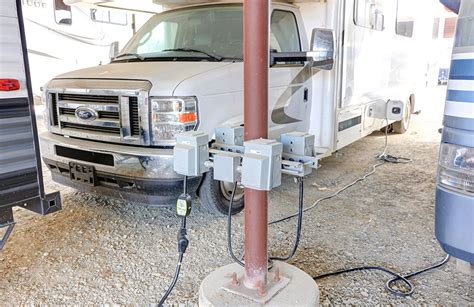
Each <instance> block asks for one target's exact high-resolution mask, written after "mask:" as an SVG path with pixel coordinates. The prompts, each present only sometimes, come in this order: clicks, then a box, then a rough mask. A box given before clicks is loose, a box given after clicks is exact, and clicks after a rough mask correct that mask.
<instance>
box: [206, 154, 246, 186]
mask: <svg viewBox="0 0 474 307" xmlns="http://www.w3.org/2000/svg"><path fill="white" fill-rule="evenodd" d="M213 157H214V180H220V181H226V182H236V181H240V178H241V176H240V171H239V168H240V159H241V156H240V155H239V154H236V153H233V152H222V153H218V154H214V156H213Z"/></svg>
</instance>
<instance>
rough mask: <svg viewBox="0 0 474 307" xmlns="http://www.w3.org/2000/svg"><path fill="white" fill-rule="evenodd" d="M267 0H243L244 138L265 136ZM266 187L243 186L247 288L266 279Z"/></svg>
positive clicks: (266, 123)
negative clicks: (264, 189)
mask: <svg viewBox="0 0 474 307" xmlns="http://www.w3.org/2000/svg"><path fill="white" fill-rule="evenodd" d="M269 8H270V5H269V0H244V133H245V137H244V138H245V140H252V139H258V138H267V137H268V65H269V63H268V52H269V49H268V28H269V22H268V15H269ZM267 223H268V200H267V192H266V191H257V190H252V189H245V280H244V284H245V286H246V287H248V288H253V289H256V288H261V287H265V285H266V283H267V241H268V238H267Z"/></svg>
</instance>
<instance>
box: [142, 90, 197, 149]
mask: <svg viewBox="0 0 474 307" xmlns="http://www.w3.org/2000/svg"><path fill="white" fill-rule="evenodd" d="M151 110H152V111H151V112H152V141H153V144H155V145H173V144H174V143H175V139H174V138H175V135H176V134H178V133H181V132H185V131H189V130H194V129H195V128H196V126H197V123H198V113H197V100H196V98H194V97H159V98H151Z"/></svg>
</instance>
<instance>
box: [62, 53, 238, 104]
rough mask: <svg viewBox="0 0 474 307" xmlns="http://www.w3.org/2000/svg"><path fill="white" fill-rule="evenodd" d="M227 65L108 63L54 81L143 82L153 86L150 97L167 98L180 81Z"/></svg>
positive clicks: (224, 63) (220, 63)
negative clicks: (117, 80)
mask: <svg viewBox="0 0 474 307" xmlns="http://www.w3.org/2000/svg"><path fill="white" fill-rule="evenodd" d="M230 64H231V63H230V62H205V61H202V62H186V61H184V62H128V63H110V64H107V65H101V66H96V67H90V68H85V69H80V70H75V71H71V72H68V73H65V74H62V75H59V76H57V77H56V78H55V79H121V80H123V79H130V80H147V81H150V82H151V83H152V85H153V87H152V89H151V94H152V95H163V96H170V95H173V92H174V89H175V88H176V87H177V86H178V85H179V84H180V83H181V82H183V81H184V80H186V79H189V78H191V77H194V76H197V75H199V74H202V73H205V72H208V71H211V70H214V69H218V68H221V67H224V66H227V65H230Z"/></svg>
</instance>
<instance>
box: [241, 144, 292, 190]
mask: <svg viewBox="0 0 474 307" xmlns="http://www.w3.org/2000/svg"><path fill="white" fill-rule="evenodd" d="M244 147H245V153H244V157H243V160H242V185H244V186H245V187H247V188H251V189H255V190H264V191H270V190H271V189H273V188H275V187H278V186H279V185H280V184H281V155H282V150H283V146H282V144H281V143H279V142H277V141H275V140H267V139H258V140H251V141H248V142H245V143H244Z"/></svg>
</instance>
